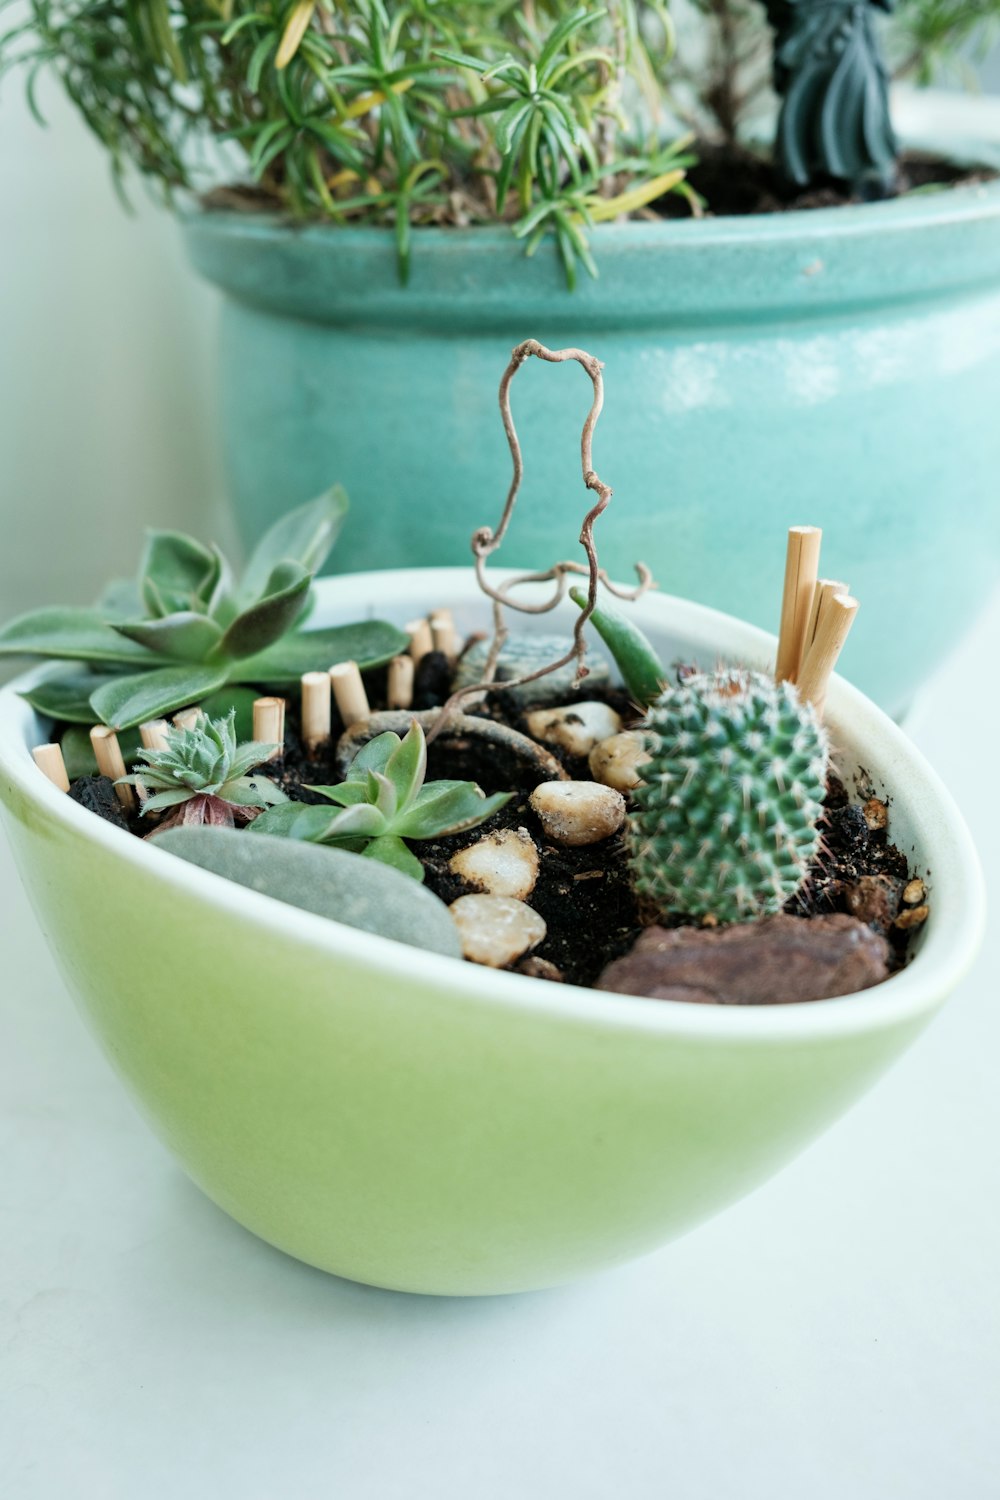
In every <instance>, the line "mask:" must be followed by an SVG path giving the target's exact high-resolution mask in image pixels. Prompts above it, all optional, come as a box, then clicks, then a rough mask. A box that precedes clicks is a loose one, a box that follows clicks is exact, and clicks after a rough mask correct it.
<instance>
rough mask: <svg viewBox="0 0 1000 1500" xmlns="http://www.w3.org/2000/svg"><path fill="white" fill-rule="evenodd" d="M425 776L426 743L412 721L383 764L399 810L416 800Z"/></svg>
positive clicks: (416, 724)
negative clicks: (403, 736) (393, 789)
mask: <svg viewBox="0 0 1000 1500" xmlns="http://www.w3.org/2000/svg"><path fill="white" fill-rule="evenodd" d="M426 774H427V741H426V740H425V739H424V731H423V730H422V729H421V727H420V725H419V724H418V723H417V721H416V719H414V721H413V723H412V724H411V725H410V727H409V729H408V730H407V732H406V736H405V738H404V739H403V740H401V741H400V743H399V745H398V746H397V747H396V749H394V750H393V752H392V754H391V755H390V756H389V759H388V760H387V761H386V763H385V775H386V776H387V777H388V779H389V780H390V781H391V783H392V785H393V787H394V788H395V792H396V798H397V802H398V805H399V807H400V808H406V807H408V806H409V805H410V803H411V802H412V801H413V800H414V799H415V798H416V796H417V795H418V793H419V791H420V789H421V787H422V786H423V784H424V777H425V776H426Z"/></svg>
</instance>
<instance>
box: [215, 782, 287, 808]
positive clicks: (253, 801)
mask: <svg viewBox="0 0 1000 1500" xmlns="http://www.w3.org/2000/svg"><path fill="white" fill-rule="evenodd" d="M216 795H217V796H218V797H219V798H220V799H221V800H222V801H223V802H232V803H233V804H234V806H236V807H262V808H263V807H277V806H278V805H279V804H283V803H285V802H287V801H288V798H287V796H286V795H285V793H284V792H283V791H282V790H281V788H280V786H276V785H275V784H274V782H273V781H269V780H268V779H267V777H266V776H237V777H233V778H232V779H231V780H229V781H224V782H223V783H222V785H221V786H220V787H219V790H218V792H217V793H216Z"/></svg>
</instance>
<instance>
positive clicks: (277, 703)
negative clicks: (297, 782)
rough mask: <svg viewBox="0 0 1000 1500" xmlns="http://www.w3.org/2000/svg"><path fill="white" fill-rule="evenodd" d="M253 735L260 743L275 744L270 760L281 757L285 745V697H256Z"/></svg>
mask: <svg viewBox="0 0 1000 1500" xmlns="http://www.w3.org/2000/svg"><path fill="white" fill-rule="evenodd" d="M253 737H254V739H255V740H256V741H257V742H258V743H259V744H262V745H274V747H275V748H274V749H273V750H272V751H271V753H270V755H269V756H268V757H267V758H268V760H277V759H278V758H279V756H280V755H281V753H282V751H283V749H284V746H285V700H284V698H255V699H254V704H253Z"/></svg>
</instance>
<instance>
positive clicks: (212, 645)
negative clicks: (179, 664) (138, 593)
mask: <svg viewBox="0 0 1000 1500" xmlns="http://www.w3.org/2000/svg"><path fill="white" fill-rule="evenodd" d="M114 628H115V629H116V630H117V631H118V633H119V634H120V635H124V636H126V637H127V638H128V639H129V640H130V641H137V642H138V644H139V645H140V646H145V647H146V648H147V649H148V650H149V651H153V652H155V653H156V654H157V655H158V656H166V657H169V658H170V659H171V660H172V661H189V662H203V661H205V660H206V658H208V657H210V656H211V655H212V654H213V652H215V651H217V650H218V647H219V642H220V641H221V640H222V631H221V630H220V629H219V627H218V625H216V623H215V621H214V620H210V619H209V618H208V616H207V615H202V614H196V613H195V612H194V611H193V610H181V611H178V612H177V613H176V614H172V615H163V616H162V617H161V618H160V619H158V620H122V621H118V622H116V623H115V627H114Z"/></svg>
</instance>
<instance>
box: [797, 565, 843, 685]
mask: <svg viewBox="0 0 1000 1500" xmlns="http://www.w3.org/2000/svg"><path fill="white" fill-rule="evenodd" d="M850 592H851V586H850V584H847V583H842V582H840V581H839V580H836V579H833V578H818V579H817V580H816V587H815V589H814V590H813V598H812V609H811V610H810V611H809V623H808V624H807V625H806V633H805V639H804V640H803V642H802V658H801V661H800V662H799V666H800V667H801V666H802V662H804V661H805V659H806V657H807V656H808V655H809V648H810V646H811V645H812V643H813V641H814V640H815V639H816V625H817V623H818V621H819V616H820V611H821V610H822V609H823V608H824V607H825V603H826V601H827V600H828V599H832V598H833V596H834V595H835V594H849V593H850Z"/></svg>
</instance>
